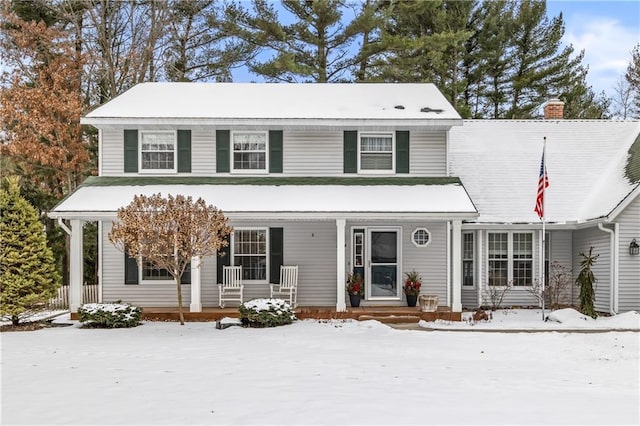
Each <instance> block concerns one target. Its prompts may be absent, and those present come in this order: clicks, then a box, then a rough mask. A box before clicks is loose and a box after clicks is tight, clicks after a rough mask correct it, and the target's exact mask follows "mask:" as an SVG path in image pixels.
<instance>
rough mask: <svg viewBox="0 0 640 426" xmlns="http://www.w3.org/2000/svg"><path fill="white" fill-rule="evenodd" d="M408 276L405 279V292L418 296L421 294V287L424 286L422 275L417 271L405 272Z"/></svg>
mask: <svg viewBox="0 0 640 426" xmlns="http://www.w3.org/2000/svg"><path fill="white" fill-rule="evenodd" d="M405 275H406V276H407V278H406V279H405V280H404V286H403V290H404V294H407V295H410V296H417V295H418V294H420V287H422V277H420V274H418V273H417V272H416V271H411V272H405Z"/></svg>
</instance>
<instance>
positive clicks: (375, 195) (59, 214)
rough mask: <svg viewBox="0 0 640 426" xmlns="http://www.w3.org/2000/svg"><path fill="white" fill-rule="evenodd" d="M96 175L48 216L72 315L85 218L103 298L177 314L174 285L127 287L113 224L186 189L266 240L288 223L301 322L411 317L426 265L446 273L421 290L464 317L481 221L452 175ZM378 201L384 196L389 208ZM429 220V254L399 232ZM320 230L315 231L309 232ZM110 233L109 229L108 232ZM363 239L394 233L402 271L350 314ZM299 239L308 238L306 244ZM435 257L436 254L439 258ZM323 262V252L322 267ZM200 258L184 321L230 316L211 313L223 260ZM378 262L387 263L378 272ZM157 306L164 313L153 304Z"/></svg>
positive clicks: (255, 290)
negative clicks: (61, 255) (416, 281)
mask: <svg viewBox="0 0 640 426" xmlns="http://www.w3.org/2000/svg"><path fill="white" fill-rule="evenodd" d="M95 179H97V180H95ZM95 179H94V180H93V181H89V182H88V184H84V185H83V186H82V187H81V188H80V189H78V190H77V191H76V192H75V193H74V194H72V195H71V196H70V197H68V198H67V199H66V200H65V201H63V202H62V203H61V204H60V205H58V206H56V208H55V209H54V211H53V212H51V213H50V216H51V217H54V218H57V219H59V223H60V225H61V226H62V227H63V228H65V230H66V231H67V232H68V233H69V235H70V236H71V256H70V292H69V299H70V303H69V305H70V309H71V311H72V312H77V309H78V308H79V306H80V305H81V304H82V299H81V287H82V275H83V274H82V265H83V262H82V228H83V226H84V222H85V221H90V220H98V221H99V222H100V224H101V225H100V226H99V228H100V231H99V235H100V236H101V240H100V241H99V244H98V246H99V247H100V249H101V250H102V254H101V255H100V256H99V270H100V273H99V280H100V282H99V285H100V288H101V291H100V294H101V297H102V299H101V301H105V302H109V301H113V300H122V301H126V302H129V303H133V304H136V305H138V306H142V307H143V308H145V310H146V311H147V312H156V313H157V314H161V313H163V312H164V313H163V315H168V316H170V311H171V310H172V309H174V308H167V307H168V306H171V298H170V297H171V296H169V294H170V293H169V292H170V291H171V289H172V288H175V287H171V286H170V283H168V282H165V283H148V282H144V281H140V282H137V283H135V285H130V284H131V283H127V282H125V278H124V277H125V270H124V268H123V267H122V264H123V262H122V254H121V253H119V252H117V250H115V248H114V247H113V246H112V245H110V243H109V242H108V239H107V238H106V235H107V233H108V228H109V227H110V224H111V222H112V221H114V220H116V212H117V210H118V208H120V207H123V206H126V205H127V204H128V203H129V202H130V201H131V200H132V199H133V195H135V194H140V193H144V194H153V193H162V194H169V193H171V194H176V193H181V194H184V195H190V196H192V197H193V198H194V199H197V198H198V197H202V198H203V199H205V201H207V202H210V201H209V200H211V201H212V202H213V201H214V200H215V204H216V205H217V207H219V208H220V209H221V210H223V211H224V213H225V215H227V217H228V218H229V219H230V221H231V223H232V225H233V226H234V227H235V226H238V227H239V228H241V229H242V228H244V229H256V227H258V228H260V229H262V228H264V232H262V233H263V234H264V235H268V233H269V230H270V229H271V228H272V227H281V228H282V227H283V229H284V236H285V251H284V252H282V251H281V253H284V264H291V265H295V264H300V285H301V288H300V293H299V296H300V298H299V299H298V300H299V303H300V306H301V307H300V308H299V309H300V317H301V318H304V317H305V316H309V317H314V318H356V317H357V318H360V317H361V316H363V315H364V316H366V315H368V311H369V310H371V312H375V311H376V310H378V311H379V312H382V314H381V315H386V316H393V315H394V310H395V311H397V312H399V313H402V312H403V309H409V310H408V311H407V312H409V313H410V314H411V315H413V314H419V315H422V314H423V313H420V311H419V309H417V308H403V307H402V305H404V304H405V302H404V301H403V298H402V297H401V295H402V294H401V293H402V292H401V281H402V274H403V272H406V271H408V270H411V269H414V268H420V267H424V268H425V271H429V270H434V268H436V269H437V270H438V271H439V272H438V273H437V274H436V275H437V276H435V277H434V278H433V279H431V280H429V283H428V286H432V288H425V287H427V286H425V287H423V292H424V294H434V293H433V290H434V288H433V286H435V287H436V288H435V290H437V291H438V292H439V293H440V303H441V304H442V305H443V306H444V307H446V310H444V309H440V310H439V311H438V312H436V313H439V312H449V314H447V315H451V313H458V317H459V313H460V312H461V310H462V305H461V263H462V262H461V251H462V249H461V226H462V221H463V220H465V219H471V218H474V217H476V216H477V212H476V210H475V207H474V206H473V203H472V202H471V200H470V199H469V198H468V195H467V194H466V191H465V190H464V187H463V186H462V185H461V184H460V182H459V181H457V180H456V179H455V178H446V179H445V180H442V179H440V180H434V179H432V178H418V179H416V178H411V179H403V178H389V179H385V180H384V181H371V179H366V180H365V179H358V178H350V179H334V180H332V181H331V182H322V181H321V180H320V181H318V182H315V184H314V183H312V181H310V180H305V181H303V182H298V183H296V182H293V181H291V180H290V179H276V178H265V179H263V180H262V181H261V183H258V182H251V183H250V184H249V183H247V184H244V182H245V180H238V181H236V182H228V181H226V180H224V179H222V180H220V179H210V180H209V179H205V181H202V179H201V180H200V181H197V182H196V181H194V182H193V184H192V185H185V183H188V182H189V180H186V181H185V182H181V183H182V184H181V185H177V184H175V182H172V180H171V179H164V178H157V179H149V178H146V179H145V180H144V181H141V182H140V183H142V184H141V185H133V184H131V183H129V185H125V182H126V181H122V180H121V179H118V178H95ZM183 180H184V179H183ZM365 181H366V182H367V183H364V182H365ZM369 181H371V182H372V184H369V183H368V182H369ZM240 182H243V183H240ZM127 183H128V182H127ZM323 183H324V184H323ZM384 183H386V184H384ZM381 198H384V202H382V200H381ZM246 200H252V202H251V203H249V202H247V201H246ZM257 201H259V202H257ZM425 223H426V224H429V223H431V224H433V223H435V224H437V229H439V231H438V232H437V235H438V236H437V238H436V236H435V234H434V243H432V244H431V246H430V247H431V248H430V249H429V250H431V252H429V250H426V251H425V250H423V249H414V244H415V243H416V241H414V240H413V238H410V237H411V236H413V233H414V230H415V229H418V228H417V227H416V226H413V225H412V226H411V227H409V226H404V228H403V226H402V225H403V224H425ZM314 224H315V225H314ZM313 226H316V227H317V229H313V228H310V227H313ZM430 226H431V225H429V228H430ZM103 227H105V228H107V229H104V232H103V229H102V228H103ZM316 231H317V232H316ZM421 232H423V233H424V234H425V235H422V238H423V239H425V238H426V241H427V242H429V241H430V239H431V237H429V236H428V234H427V230H426V229H424V230H422V229H421ZM357 234H362V235H363V236H364V238H365V240H366V239H367V238H370V239H374V238H375V237H389V236H392V237H393V238H392V239H393V241H395V243H394V244H395V246H397V248H396V249H394V250H397V251H395V252H394V253H396V255H397V256H396V257H394V259H393V262H392V263H393V265H391V267H392V268H395V269H394V272H393V273H394V275H393V276H394V284H393V288H394V289H395V290H394V293H393V294H392V295H391V296H387V295H381V294H379V293H378V294H376V293H375V290H376V289H375V288H374V287H373V286H372V283H371V282H369V283H368V285H369V287H368V291H367V296H366V297H367V299H368V300H367V301H368V302H369V303H368V304H366V305H365V306H363V307H362V308H360V309H359V310H354V309H349V308H348V306H347V303H346V298H347V297H346V296H347V295H346V291H345V278H346V276H347V273H349V272H352V271H355V266H356V262H355V258H354V256H353V253H352V246H353V241H352V238H355V236H357ZM302 235H306V237H305V238H306V239H305V238H302V237H301V236H302ZM314 235H315V236H314ZM309 238H311V240H310V239H309ZM436 239H437V242H436V241H435V240H436ZM312 241H321V243H322V244H319V245H316V246H313V244H312V243H311V242H312ZM316 244H317V243H316ZM267 246H268V245H267ZM395 246H394V247H395ZM312 247H316V248H315V250H316V251H313V250H311V248H312ZM370 247H371V246H370ZM280 249H281V248H280ZM367 250H369V249H367ZM412 250H413V251H412ZM403 251H404V253H403ZM302 253H304V256H303V254H302ZM429 253H431V254H429ZM402 254H404V256H402ZM434 254H437V256H436V257H434ZM305 256H306V257H305ZM317 256H324V257H323V258H322V259H323V262H322V265H320V262H318V257H317ZM424 256H427V257H426V258H425V257H424ZM265 260H266V262H268V263H267V266H266V267H265V268H266V271H267V273H266V274H264V275H266V280H264V281H254V282H253V283H250V284H249V286H248V287H249V288H248V291H247V293H248V294H249V297H247V298H246V299H245V301H246V300H249V299H250V298H254V297H265V295H264V294H262V293H264V292H265V291H266V290H265V289H267V288H268V283H269V282H270V281H269V273H268V271H269V268H270V267H269V266H268V265H269V263H271V259H270V258H269V257H268V256H266V257H265ZM201 261H203V260H202V259H199V258H198V257H194V258H193V259H192V263H191V282H190V284H189V285H188V286H185V287H183V295H185V293H186V294H187V295H188V297H187V300H185V302H186V305H185V308H188V309H189V311H188V312H187V315H188V317H187V318H189V316H190V317H191V318H193V319H194V320H198V318H202V319H206V318H207V317H209V319H215V318H214V317H215V316H217V315H222V313H225V315H226V316H232V315H230V314H228V313H226V311H224V310H219V309H218V308H213V307H212V306H216V305H217V301H214V300H215V299H214V298H215V297H216V296H215V295H214V294H215V293H213V292H214V291H215V288H216V285H217V282H220V280H219V278H216V273H215V267H214V265H216V262H215V261H213V262H212V261H211V260H209V259H205V260H204V265H205V268H204V269H203V268H202V267H201V264H203V263H202V262H201ZM350 262H352V263H350ZM378 262H380V261H378ZM434 262H435V263H434ZM369 263H371V264H374V263H375V259H374V258H373V257H372V256H369V257H368V258H366V257H365V258H364V265H365V266H364V267H368V265H369ZM388 263H389V262H386V263H385V262H382V263H381V264H380V263H378V264H376V265H373V266H371V267H370V268H371V269H369V272H370V273H369V274H368V276H369V277H370V278H369V279H370V280H372V279H373V276H374V273H375V272H377V271H378V270H381V271H383V272H384V271H386V270H387V269H389V268H390V266H389V264H388ZM377 265H380V266H379V267H378V270H376V271H374V269H373V268H374V267H376V266H377ZM309 271H315V275H309V273H310V272H309ZM305 274H307V276H305ZM271 282H272V281H271ZM305 286H306V288H305ZM309 286H311V287H309ZM369 290H370V291H369ZM305 291H306V295H305ZM261 292H262V293H261ZM436 294H437V293H436ZM159 295H162V297H160V296H159ZM318 295H319V296H318ZM305 297H306V300H305ZM158 302H160V303H158ZM329 304H330V305H329ZM155 306H158V308H153V307H155ZM391 308H393V309H392V311H389V313H387V314H385V313H384V312H386V311H384V309H391ZM381 310H382V311H381ZM229 312H235V313H236V314H237V308H231V311H229ZM176 313H177V309H176ZM424 314H429V315H424V316H425V318H426V317H431V316H432V315H433V313H424ZM402 315H404V314H402ZM408 315H409V314H408ZM445 316H446V315H445ZM420 318H422V316H420Z"/></svg>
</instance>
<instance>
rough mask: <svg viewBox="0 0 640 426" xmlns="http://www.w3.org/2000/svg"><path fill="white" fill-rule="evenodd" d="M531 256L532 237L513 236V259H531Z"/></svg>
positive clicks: (526, 235) (530, 235)
mask: <svg viewBox="0 0 640 426" xmlns="http://www.w3.org/2000/svg"><path fill="white" fill-rule="evenodd" d="M532 255H533V235H532V234H525V233H515V234H513V258H514V259H531V257H532Z"/></svg>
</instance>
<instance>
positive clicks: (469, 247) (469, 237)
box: [462, 232, 474, 287]
mask: <svg viewBox="0 0 640 426" xmlns="http://www.w3.org/2000/svg"><path fill="white" fill-rule="evenodd" d="M473 257H474V244H473V232H463V233H462V285H463V286H467V287H472V286H473V285H474V273H473V270H474V267H473Z"/></svg>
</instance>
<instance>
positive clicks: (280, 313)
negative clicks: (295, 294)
mask: <svg viewBox="0 0 640 426" xmlns="http://www.w3.org/2000/svg"><path fill="white" fill-rule="evenodd" d="M239 310H240V319H241V320H242V323H243V324H244V325H248V326H249V327H277V326H279V325H285V324H291V323H292V322H293V320H295V319H296V316H295V314H294V312H293V309H292V308H291V305H289V303H287V302H286V301H284V300H282V299H253V300H249V301H248V302H244V303H243V304H242V305H240V307H239Z"/></svg>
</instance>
